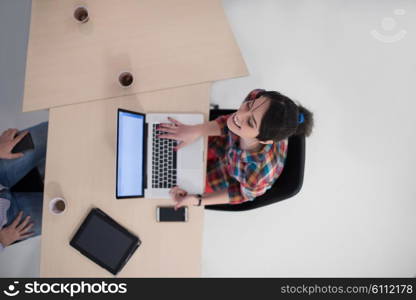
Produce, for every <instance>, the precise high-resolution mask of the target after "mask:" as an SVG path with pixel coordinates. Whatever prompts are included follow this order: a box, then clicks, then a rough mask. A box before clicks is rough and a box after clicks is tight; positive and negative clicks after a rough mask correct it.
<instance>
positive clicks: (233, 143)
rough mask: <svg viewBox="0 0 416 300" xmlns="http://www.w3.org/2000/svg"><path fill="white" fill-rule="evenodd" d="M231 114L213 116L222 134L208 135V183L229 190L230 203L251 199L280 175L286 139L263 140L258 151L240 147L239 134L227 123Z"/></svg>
mask: <svg viewBox="0 0 416 300" xmlns="http://www.w3.org/2000/svg"><path fill="white" fill-rule="evenodd" d="M229 117H230V115H225V116H221V117H219V118H217V119H216V121H217V123H218V125H219V126H220V128H221V133H222V135H221V136H211V137H209V139H208V149H209V155H208V156H209V159H208V163H207V170H208V172H207V184H208V185H209V186H210V187H211V188H212V190H214V191H220V190H228V195H229V198H230V203H231V204H238V203H242V202H244V201H248V200H250V201H252V200H254V198H256V197H258V196H260V195H262V194H264V193H265V192H266V191H267V190H268V189H269V188H270V187H271V186H272V185H273V183H274V182H275V181H276V179H277V178H278V177H279V176H280V174H281V173H282V170H283V166H284V162H285V159H286V154H287V145H288V140H287V139H285V140H282V141H280V142H277V143H273V144H266V145H264V146H263V147H262V148H261V149H260V150H258V151H255V152H253V151H247V150H242V149H240V147H239V139H240V137H239V136H237V135H235V134H234V133H233V132H231V131H230V130H229V129H228V127H227V119H228V118H229Z"/></svg>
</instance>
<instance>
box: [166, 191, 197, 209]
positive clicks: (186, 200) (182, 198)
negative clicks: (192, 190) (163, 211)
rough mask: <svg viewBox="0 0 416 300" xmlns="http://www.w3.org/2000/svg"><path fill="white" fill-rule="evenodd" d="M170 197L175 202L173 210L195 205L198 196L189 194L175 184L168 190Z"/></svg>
mask: <svg viewBox="0 0 416 300" xmlns="http://www.w3.org/2000/svg"><path fill="white" fill-rule="evenodd" d="M169 194H170V197H171V198H172V200H173V201H174V202H175V210H176V209H178V208H179V207H182V206H192V205H196V204H197V202H198V198H197V197H196V196H195V195H189V194H188V192H187V191H185V190H184V189H181V188H179V187H177V186H175V187H173V188H172V189H171V190H170V191H169Z"/></svg>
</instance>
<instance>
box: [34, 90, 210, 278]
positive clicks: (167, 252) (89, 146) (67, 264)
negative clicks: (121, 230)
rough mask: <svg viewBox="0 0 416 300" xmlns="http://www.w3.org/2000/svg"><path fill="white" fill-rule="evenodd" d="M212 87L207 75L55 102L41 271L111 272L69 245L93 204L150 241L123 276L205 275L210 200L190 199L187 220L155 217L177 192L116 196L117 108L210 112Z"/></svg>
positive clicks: (145, 241) (68, 274)
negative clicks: (154, 88) (59, 211)
mask: <svg viewBox="0 0 416 300" xmlns="http://www.w3.org/2000/svg"><path fill="white" fill-rule="evenodd" d="M210 87H211V84H210V83H205V84H199V85H192V86H187V87H181V88H175V89H169V90H163V91H158V92H152V93H144V94H139V95H133V96H126V97H120V98H114V99H110V100H107V101H96V102H89V103H83V104H78V105H70V106H66V107H60V108H54V109H51V110H50V114H49V134H48V149H47V162H46V179H45V194H44V206H43V224H42V247H41V276H42V277H111V276H112V275H111V274H110V273H109V272H107V271H106V270H104V269H102V268H101V267H99V266H98V265H96V264H95V263H93V262H92V261H90V260H89V259H87V258H86V257H84V256H83V255H81V254H80V253H79V252H78V251H76V250H75V249H73V248H72V247H71V246H69V241H70V239H71V237H72V236H73V234H74V232H75V231H76V230H77V228H78V227H79V225H80V224H81V222H82V220H83V219H84V217H85V216H86V215H87V213H88V212H89V210H90V209H91V208H92V207H99V208H100V209H102V210H103V211H104V212H106V213H108V214H109V215H110V216H111V217H113V218H114V219H115V220H116V221H118V222H119V223H120V224H122V225H123V226H125V227H126V228H128V229H129V230H131V231H132V232H134V233H136V234H137V235H138V236H139V237H140V239H141V240H142V242H143V243H142V245H141V246H140V247H139V249H138V250H137V252H136V253H135V254H134V255H133V256H132V258H131V259H130V261H129V262H128V263H127V265H126V266H125V267H124V269H123V270H122V271H121V272H120V273H119V275H118V276H119V277H159V276H161V277H165V276H166V277H170V276H175V277H182V276H191V277H193V276H200V273H201V252H202V249H201V248H202V225H203V216H204V214H203V208H199V207H190V210H189V221H188V222H187V223H176V224H163V223H157V222H156V206H157V205H167V204H171V200H168V199H164V200H162V199H161V200H153V199H152V200H150V199H127V200H117V199H116V198H115V162H116V127H117V125H116V115H117V113H116V111H117V108H119V107H120V108H124V109H129V110H133V111H141V112H198V113H204V114H205V119H206V120H207V119H208V111H209V95H210ZM205 155H206V153H205ZM57 196H62V197H64V198H65V199H66V200H67V202H68V209H67V211H66V212H65V213H64V215H60V216H55V215H52V214H51V213H50V212H49V210H48V205H49V200H50V199H52V198H53V197H57Z"/></svg>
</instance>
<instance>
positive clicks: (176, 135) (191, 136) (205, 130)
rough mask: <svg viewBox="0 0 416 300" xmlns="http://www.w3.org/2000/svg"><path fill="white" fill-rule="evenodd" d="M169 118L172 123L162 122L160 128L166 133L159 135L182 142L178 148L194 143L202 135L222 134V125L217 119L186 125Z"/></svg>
mask: <svg viewBox="0 0 416 300" xmlns="http://www.w3.org/2000/svg"><path fill="white" fill-rule="evenodd" d="M168 119H169V121H171V122H172V123H163V124H160V126H159V128H158V129H159V130H160V131H163V132H164V133H163V134H161V135H159V138H164V139H173V140H177V141H179V142H181V143H180V144H179V145H178V146H177V147H176V150H177V149H180V148H183V147H185V146H186V145H189V144H191V143H193V142H194V141H195V140H196V139H198V138H199V137H201V136H211V135H221V129H220V126H219V125H218V123H217V122H216V121H210V122H205V123H202V124H198V125H185V124H182V123H181V122H179V121H177V120H175V119H172V118H168Z"/></svg>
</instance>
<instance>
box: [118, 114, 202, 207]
mask: <svg viewBox="0 0 416 300" xmlns="http://www.w3.org/2000/svg"><path fill="white" fill-rule="evenodd" d="M168 117H171V118H174V119H176V120H178V121H179V122H182V123H184V124H187V125H195V124H201V123H203V121H204V119H203V115H202V114H164V113H149V114H143V113H139V112H133V111H129V110H124V109H118V111H117V164H116V198H117V199H123V198H159V199H164V198H170V196H169V191H170V189H171V188H172V187H174V186H179V187H181V188H183V189H184V190H186V191H187V192H188V193H190V194H202V193H203V188H204V182H203V178H204V176H203V174H204V173H203V172H204V143H203V138H202V137H201V138H199V139H198V140H197V141H196V142H194V143H192V144H190V145H187V146H186V147H184V148H181V149H179V150H177V151H174V150H173V148H174V147H175V146H176V145H177V144H178V142H177V141H175V140H170V139H162V138H158V137H157V135H158V134H163V132H161V131H159V130H157V125H158V124H160V123H170V122H169V121H168Z"/></svg>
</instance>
